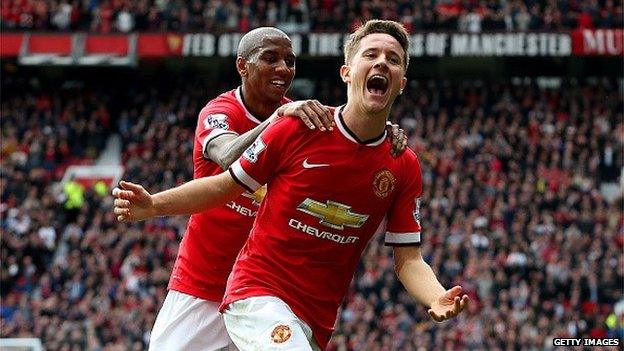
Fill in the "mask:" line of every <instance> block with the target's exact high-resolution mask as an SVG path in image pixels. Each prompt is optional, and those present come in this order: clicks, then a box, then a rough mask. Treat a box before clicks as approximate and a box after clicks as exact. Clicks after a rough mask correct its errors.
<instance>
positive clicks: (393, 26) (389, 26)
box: [344, 20, 409, 70]
mask: <svg viewBox="0 0 624 351" xmlns="http://www.w3.org/2000/svg"><path fill="white" fill-rule="evenodd" d="M375 33H382V34H389V35H391V36H392V37H393V38H394V39H396V40H397V41H398V42H399V44H401V47H402V48H403V51H404V53H403V67H404V68H405V69H406V70H407V66H408V64H409V54H408V50H409V34H408V33H407V30H405V27H403V25H402V24H401V23H398V22H395V21H387V20H369V21H366V23H365V24H364V25H363V26H361V27H360V28H358V29H357V30H356V31H355V32H353V33H352V34H351V35H350V36H349V40H347V42H346V43H345V45H344V57H345V64H346V65H348V64H349V62H351V59H352V58H353V55H354V54H355V53H356V52H357V51H358V49H359V48H360V42H361V41H362V39H363V38H364V37H366V36H367V35H370V34H375Z"/></svg>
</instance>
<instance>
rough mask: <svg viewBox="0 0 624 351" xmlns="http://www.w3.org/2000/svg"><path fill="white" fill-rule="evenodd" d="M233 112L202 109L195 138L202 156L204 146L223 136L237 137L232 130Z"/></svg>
mask: <svg viewBox="0 0 624 351" xmlns="http://www.w3.org/2000/svg"><path fill="white" fill-rule="evenodd" d="M234 113H235V112H234V111H232V110H231V109H227V108H215V107H212V108H204V109H203V110H202V111H201V112H200V113H199V119H198V121H197V130H196V131H195V136H196V138H197V139H198V140H199V142H200V143H201V146H202V155H204V157H205V156H206V146H207V145H208V143H210V142H211V141H212V140H214V139H216V138H218V137H220V136H222V135H225V134H232V135H238V133H236V131H234V129H233V125H234V123H235V122H234V121H233V118H232V116H233V114H234Z"/></svg>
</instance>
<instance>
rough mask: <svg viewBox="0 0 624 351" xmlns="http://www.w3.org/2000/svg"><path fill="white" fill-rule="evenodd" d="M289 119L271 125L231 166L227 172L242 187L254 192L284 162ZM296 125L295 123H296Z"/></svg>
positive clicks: (265, 182)
mask: <svg viewBox="0 0 624 351" xmlns="http://www.w3.org/2000/svg"><path fill="white" fill-rule="evenodd" d="M292 121H295V120H294V119H292V118H283V119H280V120H278V121H277V122H275V123H274V124H271V125H270V126H269V127H268V128H267V129H266V130H265V131H264V132H262V134H260V136H258V138H257V139H256V140H255V141H254V143H253V144H251V146H249V147H248V148H247V150H245V152H243V154H242V155H241V156H240V157H239V158H238V160H236V162H234V163H233V164H232V166H230V168H229V172H230V174H231V175H232V177H233V178H234V180H236V182H237V183H239V184H240V185H241V186H242V187H244V188H245V189H247V190H248V191H250V192H252V193H253V192H255V191H256V190H257V189H258V188H260V187H261V186H262V185H263V184H267V183H268V182H269V180H270V178H271V176H272V175H274V174H276V173H277V171H278V169H279V168H280V166H281V164H282V163H283V162H285V160H286V159H287V154H288V152H289V151H288V148H287V147H286V146H285V145H288V144H289V142H292V139H293V133H292V132H288V130H289V129H290V130H292V126H291V124H292ZM295 122H296V121H295Z"/></svg>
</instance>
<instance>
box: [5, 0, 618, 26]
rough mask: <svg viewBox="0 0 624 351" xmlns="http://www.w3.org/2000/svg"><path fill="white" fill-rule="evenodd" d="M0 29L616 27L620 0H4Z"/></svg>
mask: <svg viewBox="0 0 624 351" xmlns="http://www.w3.org/2000/svg"><path fill="white" fill-rule="evenodd" d="M1 15H2V21H1V27H2V29H5V30H6V29H19V30H67V29H73V30H83V31H84V30H87V31H95V32H103V33H108V32H110V31H119V32H123V33H126V32H129V31H133V30H136V31H183V32H187V31H191V32H192V31H211V32H213V31H229V32H232V31H235V32H245V31H247V30H248V29H249V28H255V27H258V26H275V25H276V26H279V27H280V28H282V29H284V30H286V31H289V32H306V31H309V30H312V31H344V30H345V26H344V24H345V23H348V24H350V26H352V23H361V22H364V21H366V20H368V19H371V18H382V19H392V20H399V21H401V22H402V23H404V25H405V27H406V28H408V29H409V30H410V31H412V32H414V31H419V30H462V31H463V30H465V31H469V32H479V31H481V30H483V31H492V30H498V31H500V30H515V31H526V30H562V29H575V28H622V21H623V17H624V12H623V8H622V1H621V0H581V1H553V0H540V1H531V2H526V1H519V0H510V1H497V0H481V1H460V0H444V1H432V0H425V1H422V2H412V1H406V0H401V1H379V0H259V1H253V2H252V1H248V0H192V1H179V0H171V1H160V0H139V1H136V2H128V1H110V0H101V1H80V0H71V1H70V0H52V1H28V0H7V1H3V2H2V9H1Z"/></svg>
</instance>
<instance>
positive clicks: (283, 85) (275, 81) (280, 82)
mask: <svg viewBox="0 0 624 351" xmlns="http://www.w3.org/2000/svg"><path fill="white" fill-rule="evenodd" d="M270 83H271V85H274V86H276V87H278V88H280V89H286V81H285V80H282V79H273V80H272V81H270Z"/></svg>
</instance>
